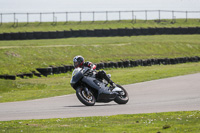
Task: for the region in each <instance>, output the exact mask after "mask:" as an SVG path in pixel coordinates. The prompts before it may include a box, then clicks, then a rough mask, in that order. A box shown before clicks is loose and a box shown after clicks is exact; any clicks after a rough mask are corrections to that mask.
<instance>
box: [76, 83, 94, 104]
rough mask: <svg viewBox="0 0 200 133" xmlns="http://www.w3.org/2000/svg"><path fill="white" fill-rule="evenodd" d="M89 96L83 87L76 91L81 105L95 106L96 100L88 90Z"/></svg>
mask: <svg viewBox="0 0 200 133" xmlns="http://www.w3.org/2000/svg"><path fill="white" fill-rule="evenodd" d="M88 94H89V95H88ZM88 94H87V92H86V91H85V90H84V89H83V88H81V87H80V88H78V89H76V96H77V97H78V99H79V101H80V102H81V103H83V104H84V105H86V106H94V104H95V102H96V99H95V97H94V95H93V93H92V92H91V91H90V90H88Z"/></svg>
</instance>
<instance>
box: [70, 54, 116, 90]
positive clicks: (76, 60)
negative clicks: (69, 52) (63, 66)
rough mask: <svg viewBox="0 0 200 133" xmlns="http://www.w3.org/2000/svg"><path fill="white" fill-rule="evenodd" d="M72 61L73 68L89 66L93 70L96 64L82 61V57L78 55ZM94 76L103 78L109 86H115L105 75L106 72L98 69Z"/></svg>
mask: <svg viewBox="0 0 200 133" xmlns="http://www.w3.org/2000/svg"><path fill="white" fill-rule="evenodd" d="M73 62H74V67H75V68H78V67H80V68H83V67H89V68H91V69H93V70H95V69H96V65H94V64H93V63H92V62H89V61H87V62H85V61H84V58H83V57H82V56H80V55H78V56H75V57H74V59H73ZM96 78H99V79H105V80H106V81H107V82H108V83H109V84H110V85H111V86H113V87H116V85H115V84H114V82H113V81H112V80H111V79H110V78H109V77H108V76H107V74H106V72H105V71H99V72H98V73H97V74H96Z"/></svg>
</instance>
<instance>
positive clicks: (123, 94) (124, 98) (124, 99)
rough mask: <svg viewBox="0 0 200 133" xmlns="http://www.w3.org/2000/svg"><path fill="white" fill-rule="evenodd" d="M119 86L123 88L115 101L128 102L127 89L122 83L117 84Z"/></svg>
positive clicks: (119, 102)
mask: <svg viewBox="0 0 200 133" xmlns="http://www.w3.org/2000/svg"><path fill="white" fill-rule="evenodd" d="M117 87H119V88H121V89H122V91H121V92H118V93H119V95H118V96H117V97H116V98H115V100H114V101H115V102H116V103H118V104H126V103H127V102H128V100H129V97H128V93H127V91H126V90H125V89H124V88H123V87H122V86H120V85H117Z"/></svg>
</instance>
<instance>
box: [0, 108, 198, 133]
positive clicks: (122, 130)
mask: <svg viewBox="0 0 200 133" xmlns="http://www.w3.org/2000/svg"><path fill="white" fill-rule="evenodd" d="M0 132H9V133H16V132H48V133H49V132H59V133H61V132H65V133H66V132H67V133H68V132H69V133H70V132H79V133H86V132H87V133H88V132H106V133H113V132H115V133H127V132H131V133H175V132H176V133H182V132H190V133H197V132H200V111H185V112H183V111H180V112H167V113H149V114H130V115H115V116H103V117H102V116H101V117H79V118H57V119H43V120H17V121H4V122H0Z"/></svg>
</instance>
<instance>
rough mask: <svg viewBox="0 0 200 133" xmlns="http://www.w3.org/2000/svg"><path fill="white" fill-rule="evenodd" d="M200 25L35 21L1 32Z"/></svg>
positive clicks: (189, 23) (191, 21)
mask: <svg viewBox="0 0 200 133" xmlns="http://www.w3.org/2000/svg"><path fill="white" fill-rule="evenodd" d="M197 26H200V22H199V19H188V20H187V22H186V21H185V19H177V20H176V22H175V23H174V22H172V20H171V19H163V20H161V21H157V20H148V21H146V20H136V21H134V22H133V21H132V20H121V21H95V22H91V21H83V22H68V23H66V22H58V23H56V24H53V23H51V22H43V23H40V22H34V23H28V24H27V23H18V25H17V26H16V25H14V23H3V24H2V25H1V26H0V33H4V32H6V33H8V32H34V31H64V30H71V29H72V30H79V29H80V30H86V29H89V30H93V29H109V28H112V29H116V28H133V27H134V28H138V27H144V28H147V27H197Z"/></svg>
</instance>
